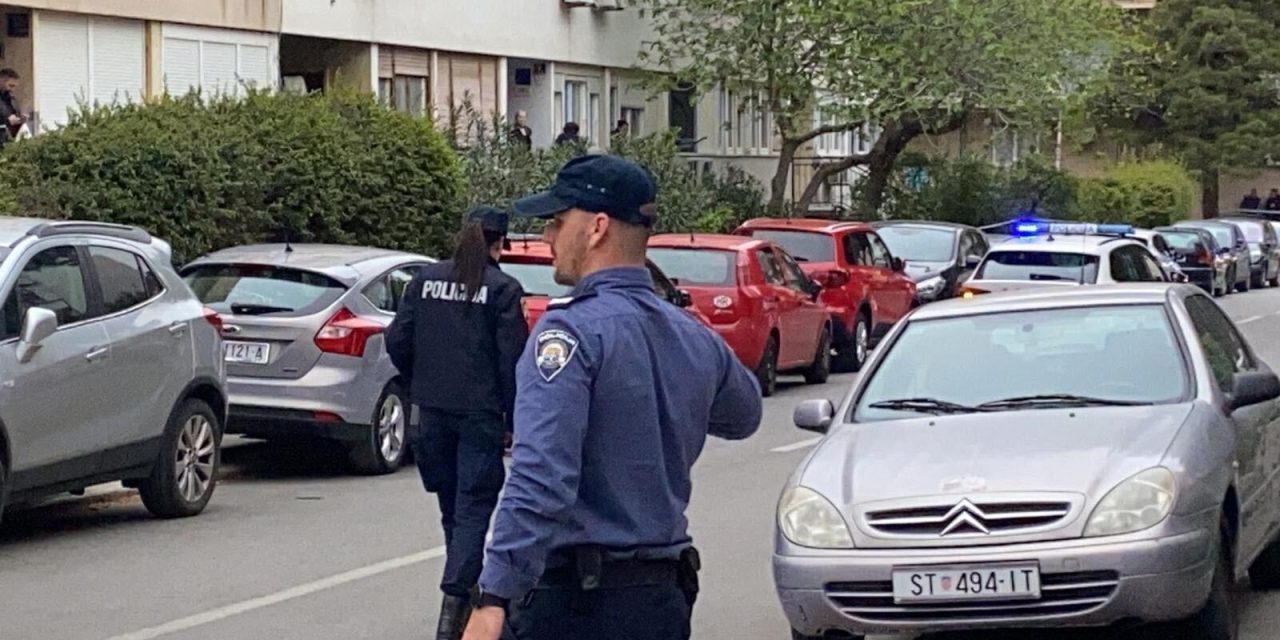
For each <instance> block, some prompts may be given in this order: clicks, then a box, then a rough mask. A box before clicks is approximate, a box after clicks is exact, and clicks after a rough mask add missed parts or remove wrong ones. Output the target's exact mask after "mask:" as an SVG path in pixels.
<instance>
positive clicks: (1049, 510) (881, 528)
mask: <svg viewBox="0 0 1280 640" xmlns="http://www.w3.org/2000/svg"><path fill="white" fill-rule="evenodd" d="M1071 511H1072V507H1071V504H1070V503H1068V502H999V503H991V504H976V503H973V502H969V501H968V500H962V501H960V502H959V503H958V504H948V505H939V506H928V507H912V508H904V509H892V510H886V511H871V512H868V513H867V514H866V516H865V519H866V523H867V526H868V527H870V528H871V529H872V530H874V531H876V532H877V533H880V534H883V535H887V536H890V537H901V538H940V537H945V538H959V537H965V536H990V535H1004V534H1014V533H1022V532H1025V531H1027V530H1029V529H1040V528H1044V527H1050V526H1052V525H1054V524H1057V523H1058V522H1060V521H1061V520H1062V519H1063V518H1066V517H1067V516H1068V515H1069V514H1070V513H1071Z"/></svg>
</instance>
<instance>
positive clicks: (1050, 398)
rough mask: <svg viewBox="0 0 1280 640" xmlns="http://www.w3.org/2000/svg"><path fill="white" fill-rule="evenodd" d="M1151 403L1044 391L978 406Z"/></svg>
mask: <svg viewBox="0 0 1280 640" xmlns="http://www.w3.org/2000/svg"><path fill="white" fill-rule="evenodd" d="M1150 404H1153V403H1151V402H1140V401H1134V400H1116V399H1112V398H1094V397H1091V396H1079V395H1074V394H1070V393H1046V394H1042V395H1035V396H1018V397H1013V398H1005V399H1004V400H992V401H991V402H984V403H982V404H980V405H978V407H979V408H980V409H986V410H1000V409H1017V408H1022V407H1089V406H1095V407H1138V406H1144V405H1150Z"/></svg>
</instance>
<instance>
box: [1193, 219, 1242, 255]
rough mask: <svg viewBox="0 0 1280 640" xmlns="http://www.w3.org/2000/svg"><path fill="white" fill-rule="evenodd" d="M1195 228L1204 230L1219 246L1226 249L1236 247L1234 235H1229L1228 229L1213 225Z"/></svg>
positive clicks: (1229, 229)
mask: <svg viewBox="0 0 1280 640" xmlns="http://www.w3.org/2000/svg"><path fill="white" fill-rule="evenodd" d="M1196 228H1197V229H1204V230H1205V231H1208V232H1209V233H1212V234H1213V239H1214V240H1217V241H1218V245H1219V246H1222V247H1227V248H1228V249H1229V248H1231V247H1234V246H1236V239H1235V234H1233V233H1231V228H1230V227H1224V226H1222V225H1217V224H1215V225H1205V226H1203V227H1196Z"/></svg>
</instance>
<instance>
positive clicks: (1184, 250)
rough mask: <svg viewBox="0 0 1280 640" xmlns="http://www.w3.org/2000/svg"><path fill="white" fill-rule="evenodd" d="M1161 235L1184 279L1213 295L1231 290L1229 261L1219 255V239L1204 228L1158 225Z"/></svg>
mask: <svg viewBox="0 0 1280 640" xmlns="http://www.w3.org/2000/svg"><path fill="white" fill-rule="evenodd" d="M1156 231H1157V232H1159V234H1160V237H1162V238H1164V239H1165V242H1166V243H1167V244H1168V245H1169V251H1170V253H1171V255H1173V257H1174V260H1176V261H1177V263H1178V267H1179V268H1180V269H1182V272H1183V273H1184V274H1186V276H1187V280H1188V281H1189V282H1191V283H1192V284H1194V285H1196V286H1199V287H1200V288H1201V289H1204V290H1205V291H1208V292H1209V293H1211V294H1213V296H1214V297H1215V298H1216V297H1218V296H1222V295H1225V294H1227V293H1229V292H1230V287H1228V286H1227V282H1229V279H1228V278H1229V272H1228V270H1229V267H1230V265H1231V262H1230V260H1228V259H1227V258H1226V257H1225V256H1222V255H1220V254H1219V251H1218V241H1217V239H1215V238H1214V237H1213V234H1212V233H1210V232H1209V231H1207V230H1205V229H1198V228H1195V227H1158V228H1156Z"/></svg>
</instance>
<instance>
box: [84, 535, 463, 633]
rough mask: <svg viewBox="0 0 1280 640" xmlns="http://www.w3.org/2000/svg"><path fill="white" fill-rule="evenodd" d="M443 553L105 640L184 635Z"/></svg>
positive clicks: (338, 576) (409, 557) (375, 567)
mask: <svg viewBox="0 0 1280 640" xmlns="http://www.w3.org/2000/svg"><path fill="white" fill-rule="evenodd" d="M444 550H445V549H444V546H439V547H434V548H431V549H427V550H426V551H419V552H418V553H411V554H409V555H407V556H401V557H399V558H392V559H390V560H384V561H382V562H379V563H376V564H371V565H368V566H365V567H361V568H359V569H352V570H351V571H345V572H343V573H338V574H334V575H331V576H329V577H327V578H321V579H319V580H316V581H313V582H307V583H305V584H300V585H297V586H294V587H290V588H288V589H284V590H282V591H277V592H275V593H271V594H267V595H265V596H261V597H258V598H252V599H250V600H244V601H241V602H236V603H234V604H229V605H226V606H222V607H218V608H216V609H210V610H208V611H205V612H203V613H197V614H195V615H190V616H187V617H185V618H178V619H177V620H173V621H171V622H166V623H164V624H162V625H158V626H154V627H148V628H146V629H139V630H138V631H133V632H130V633H125V634H122V635H118V636H112V637H111V638H109V639H108V640H153V639H154V638H159V637H162V636H167V635H169V634H171V633H177V632H179V631H186V630H188V629H192V628H195V627H199V626H201V625H206V624H209V623H211V622H217V621H219V620H222V619H224V618H230V617H231V616H235V615H240V614H242V613H247V612H249V611H253V610H255V609H261V608H263V607H270V606H272V605H277V604H280V603H282V602H288V601H290V600H295V599H297V598H301V597H304V596H309V595H311V594H313V593H317V592H320V591H324V590H326V589H332V588H334V587H339V586H342V585H344V584H347V583H348V582H355V581H357V580H363V579H365V578H371V577H373V576H376V575H379V574H383V573H387V572H388V571H395V570H396V569H403V568H405V567H409V566H413V565H415V564H421V563H423V562H427V561H428V560H434V559H436V558H442V557H444Z"/></svg>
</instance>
